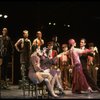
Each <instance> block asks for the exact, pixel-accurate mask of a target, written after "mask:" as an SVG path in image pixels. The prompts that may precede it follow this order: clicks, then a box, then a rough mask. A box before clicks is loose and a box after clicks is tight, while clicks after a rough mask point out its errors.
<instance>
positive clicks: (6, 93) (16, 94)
mask: <svg viewBox="0 0 100 100" xmlns="http://www.w3.org/2000/svg"><path fill="white" fill-rule="evenodd" d="M55 92H56V93H58V91H55ZM65 92H66V94H67V95H66V96H62V95H59V98H56V99H100V93H98V92H97V91H95V92H94V93H87V92H83V93H82V94H73V93H72V92H71V90H67V91H65ZM0 93H1V94H0V99H33V98H35V94H33V97H32V96H28V95H27V93H26V95H27V96H25V97H24V96H23V92H22V90H21V89H18V86H17V85H15V86H14V85H12V86H10V87H9V88H8V89H7V90H5V89H1V91H0ZM39 98H41V96H39ZM44 99H48V96H46V97H44ZM50 99H55V98H53V97H51V98H50Z"/></svg>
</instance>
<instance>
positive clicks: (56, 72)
mask: <svg viewBox="0 0 100 100" xmlns="http://www.w3.org/2000/svg"><path fill="white" fill-rule="evenodd" d="M28 37H29V33H28V30H23V37H22V38H20V39H19V40H18V41H17V42H16V43H15V48H16V50H17V51H18V52H19V53H20V64H21V72H22V77H23V76H25V75H26V76H27V77H29V79H30V80H31V81H32V82H36V83H41V82H42V81H45V83H46V86H47V89H48V92H49V93H50V94H51V95H52V96H54V97H58V95H57V94H56V93H55V92H54V88H55V87H56V88H58V90H59V91H61V93H62V94H64V95H66V92H64V90H69V89H72V93H81V92H82V91H88V92H93V91H95V90H97V91H98V92H100V89H99V88H98V86H97V70H98V68H99V52H98V49H97V47H96V46H94V44H93V43H89V48H86V47H85V46H86V39H84V38H82V39H80V47H79V48H76V41H75V39H69V40H68V41H66V43H63V44H61V45H60V43H58V41H57V36H54V37H53V38H52V40H51V41H48V43H47V46H46V47H44V44H45V41H44V40H43V37H42V32H41V31H37V33H36V38H35V39H33V41H32V42H31V40H30V39H29V38H28Z"/></svg>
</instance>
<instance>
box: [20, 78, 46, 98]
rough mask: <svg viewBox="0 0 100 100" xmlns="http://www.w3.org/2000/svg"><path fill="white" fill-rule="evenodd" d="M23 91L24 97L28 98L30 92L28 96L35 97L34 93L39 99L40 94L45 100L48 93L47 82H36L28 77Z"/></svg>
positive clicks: (24, 82)
mask: <svg viewBox="0 0 100 100" xmlns="http://www.w3.org/2000/svg"><path fill="white" fill-rule="evenodd" d="M33 81H34V82H33ZM22 84H23V85H22V90H23V96H24V97H25V96H26V92H28V96H32V97H33V92H35V97H36V99H38V97H39V94H41V91H42V94H41V97H42V98H43V97H44V96H45V91H46V85H45V81H43V82H41V83H38V82H37V81H36V80H32V81H31V80H30V79H29V78H28V77H27V78H26V80H24V81H23V82H22Z"/></svg>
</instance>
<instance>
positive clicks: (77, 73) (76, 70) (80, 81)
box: [72, 64, 89, 93]
mask: <svg viewBox="0 0 100 100" xmlns="http://www.w3.org/2000/svg"><path fill="white" fill-rule="evenodd" d="M72 75H73V76H72V78H73V80H72V92H73V93H76V92H79V93H80V92H81V91H87V90H88V87H89V85H88V83H87V80H86V78H85V76H84V74H83V71H82V65H81V64H77V65H76V66H74V67H73V73H72Z"/></svg>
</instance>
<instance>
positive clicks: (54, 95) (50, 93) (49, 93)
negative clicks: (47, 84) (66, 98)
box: [48, 91, 59, 98]
mask: <svg viewBox="0 0 100 100" xmlns="http://www.w3.org/2000/svg"><path fill="white" fill-rule="evenodd" d="M48 96H51V97H55V98H58V97H59V96H58V95H56V94H55V93H54V92H50V91H48Z"/></svg>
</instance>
